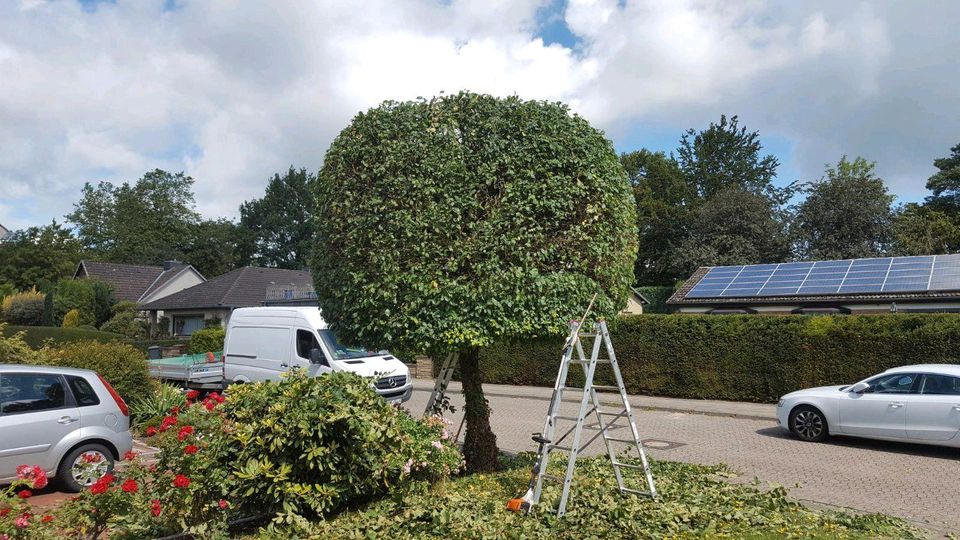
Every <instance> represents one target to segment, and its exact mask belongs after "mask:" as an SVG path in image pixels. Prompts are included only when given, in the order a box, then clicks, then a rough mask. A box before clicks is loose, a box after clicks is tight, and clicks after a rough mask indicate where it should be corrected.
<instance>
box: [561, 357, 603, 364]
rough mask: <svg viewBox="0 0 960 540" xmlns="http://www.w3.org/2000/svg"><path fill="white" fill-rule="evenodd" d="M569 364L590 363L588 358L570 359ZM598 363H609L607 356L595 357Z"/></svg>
mask: <svg viewBox="0 0 960 540" xmlns="http://www.w3.org/2000/svg"><path fill="white" fill-rule="evenodd" d="M570 363H571V364H590V360H570ZM597 363H598V364H609V363H610V359H609V358H597Z"/></svg>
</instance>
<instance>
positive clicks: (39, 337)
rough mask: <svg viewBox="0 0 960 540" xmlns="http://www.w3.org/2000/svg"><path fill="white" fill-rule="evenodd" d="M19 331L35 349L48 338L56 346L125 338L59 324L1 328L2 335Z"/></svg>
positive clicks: (0, 333) (109, 333) (9, 334)
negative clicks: (63, 326) (62, 326)
mask: <svg viewBox="0 0 960 540" xmlns="http://www.w3.org/2000/svg"><path fill="white" fill-rule="evenodd" d="M17 332H23V333H24V337H23V340H24V341H26V342H27V344H29V345H30V346H31V347H33V348H35V349H36V348H39V347H42V346H43V345H44V343H45V342H46V341H47V340H51V343H52V344H53V345H54V346H56V345H59V344H62V343H71V342H75V341H99V342H101V343H107V342H111V341H120V340H122V339H123V336H121V335H119V334H113V333H111V332H101V331H100V330H89V329H87V328H61V327H59V326H11V325H7V326H5V327H4V328H3V329H2V330H0V335H2V336H3V337H10V336H12V335H14V334H16V333H17Z"/></svg>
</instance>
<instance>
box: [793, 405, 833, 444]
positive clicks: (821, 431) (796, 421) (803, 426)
mask: <svg viewBox="0 0 960 540" xmlns="http://www.w3.org/2000/svg"><path fill="white" fill-rule="evenodd" d="M790 431H791V432H793V434H794V435H796V436H797V437H799V438H801V439H803V440H805V441H811V442H820V441H823V440H826V438H827V437H828V436H829V435H830V431H829V430H828V429H827V419H826V418H825V417H824V416H823V413H822V412H820V410H819V409H817V408H816V407H811V406H809V405H801V406H799V407H797V408H795V409H793V410H792V411H791V412H790Z"/></svg>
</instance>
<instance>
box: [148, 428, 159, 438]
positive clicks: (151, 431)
mask: <svg viewBox="0 0 960 540" xmlns="http://www.w3.org/2000/svg"><path fill="white" fill-rule="evenodd" d="M156 434H157V428H155V427H153V426H150V427H148V428H147V437H153V436H154V435H156Z"/></svg>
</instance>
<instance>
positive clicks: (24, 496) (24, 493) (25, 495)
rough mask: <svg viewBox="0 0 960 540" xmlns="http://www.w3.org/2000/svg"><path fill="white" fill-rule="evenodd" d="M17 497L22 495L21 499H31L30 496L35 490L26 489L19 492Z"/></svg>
mask: <svg viewBox="0 0 960 540" xmlns="http://www.w3.org/2000/svg"><path fill="white" fill-rule="evenodd" d="M17 497H20V498H21V499H29V498H30V497H33V492H32V491H30V490H29V489H24V490H21V491H18V492H17Z"/></svg>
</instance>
